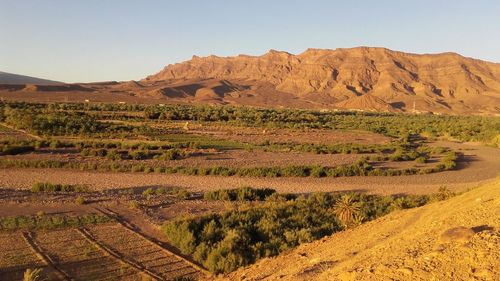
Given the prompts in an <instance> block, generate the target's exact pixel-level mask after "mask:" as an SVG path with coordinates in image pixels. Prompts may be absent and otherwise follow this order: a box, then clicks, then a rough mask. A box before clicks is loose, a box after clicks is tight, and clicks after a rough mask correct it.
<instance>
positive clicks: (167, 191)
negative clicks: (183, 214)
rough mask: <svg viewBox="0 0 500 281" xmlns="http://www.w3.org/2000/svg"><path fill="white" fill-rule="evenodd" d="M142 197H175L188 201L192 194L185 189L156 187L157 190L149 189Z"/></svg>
mask: <svg viewBox="0 0 500 281" xmlns="http://www.w3.org/2000/svg"><path fill="white" fill-rule="evenodd" d="M142 195H143V196H146V197H147V198H151V197H154V196H161V195H173V196H175V197H177V198H178V199H181V200H187V199H189V198H190V197H191V193H189V192H188V191H187V190H185V189H182V188H165V187H156V188H153V187H149V188H147V189H146V190H144V191H143V192H142Z"/></svg>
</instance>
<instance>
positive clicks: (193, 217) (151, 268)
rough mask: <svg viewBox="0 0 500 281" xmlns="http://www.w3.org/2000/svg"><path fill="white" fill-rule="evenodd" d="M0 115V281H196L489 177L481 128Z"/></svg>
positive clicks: (493, 137) (245, 111)
mask: <svg viewBox="0 0 500 281" xmlns="http://www.w3.org/2000/svg"><path fill="white" fill-rule="evenodd" d="M0 113H1V114H0V122H1V124H2V125H1V127H0V249H1V250H2V251H0V280H4V279H6V280H22V278H23V274H24V273H25V272H27V271H29V270H35V271H36V272H35V273H36V274H39V275H40V276H43V277H44V278H48V280H69V279H74V280H197V279H207V278H208V279H210V278H213V277H214V276H215V275H213V274H214V273H217V274H219V273H221V274H226V273H229V272H231V271H234V270H235V269H237V268H239V267H241V266H246V265H250V264H252V263H254V262H256V261H258V260H259V259H261V258H265V257H270V256H275V255H278V254H280V253H282V252H284V251H287V250H288V249H293V248H295V247H297V246H298V245H299V244H302V243H306V242H311V241H314V240H317V239H320V238H322V237H323V236H326V235H330V234H333V233H335V232H338V231H342V230H345V229H349V228H352V227H355V226H357V225H359V224H362V223H364V222H367V221H370V220H373V219H377V218H378V217H380V216H383V215H385V214H388V213H390V212H393V211H395V210H400V209H408V208H414V207H419V206H422V205H425V204H427V203H430V202H435V201H441V200H446V199H447V198H449V197H453V196H454V194H455V193H459V192H463V191H465V190H467V189H469V188H472V187H475V186H477V185H479V184H482V183H484V182H488V181H491V180H493V179H494V178H495V177H496V176H497V175H498V173H499V172H500V150H499V149H498V148H496V146H497V145H498V135H499V129H498V128H500V126H499V124H500V120H499V119H498V118H494V117H453V116H432V115H399V114H375V113H360V112H358V113H353V112H317V111H304V110H270V109H269V110H268V109H257V108H238V107H229V106H181V105H152V106H146V105H127V104H122V105H117V104H88V103H87V104H72V103H61V104H44V103H39V104H38V103H31V104H29V103H28V104H27V103H1V104H0ZM236 188H237V190H233V189H236ZM230 189H231V190H230ZM342 202H344V203H345V208H347V209H348V210H350V211H348V213H347V214H346V213H343V212H341V211H338V210H339V206H340V205H339V204H341V203H342ZM332 208H333V209H332ZM349 208H351V209H349ZM333 210H337V211H333ZM305 217H307V218H308V219H304V218H305ZM14 241H18V242H15V243H14ZM37 269H40V270H41V272H38V271H37Z"/></svg>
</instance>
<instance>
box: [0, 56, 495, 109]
mask: <svg viewBox="0 0 500 281" xmlns="http://www.w3.org/2000/svg"><path fill="white" fill-rule="evenodd" d="M77 86H78V87H77ZM7 88H8V87H3V90H2V87H0V96H8V97H9V98H11V99H15V98H16V94H15V93H21V92H30V93H32V94H31V95H30V97H31V98H32V99H36V95H33V93H38V92H44V91H45V92H46V91H50V92H52V93H54V100H59V99H60V97H61V95H60V94H59V95H57V94H56V93H62V92H66V93H67V92H78V93H79V94H80V95H72V98H74V99H78V97H79V98H81V99H84V98H89V97H91V98H92V100H96V101H99V100H100V99H101V97H104V96H105V97H106V101H113V100H114V99H115V100H117V101H118V100H119V101H124V102H145V103H210V104H233V105H250V106H261V107H294V108H310V109H329V110H335V109H339V110H344V109H354V110H364V111H389V112H417V113H426V112H433V113H446V114H500V64H498V63H492V62H486V61H481V60H477V59H472V58H466V57H463V56H461V55H458V54H455V53H442V54H422V55H420V54H410V53H403V52H397V51H392V50H389V49H385V48H371V47H357V48H350V49H335V50H329V49H308V50H306V51H305V52H303V53H301V54H298V55H294V54H290V53H287V52H282V51H274V50H271V51H269V52H268V53H266V54H264V55H262V56H248V55H239V56H235V57H218V56H209V57H197V56H193V58H192V59H191V60H189V61H185V62H182V63H177V64H173V65H168V66H166V67H165V68H164V69H163V70H162V71H160V72H159V73H156V74H154V75H151V76H149V77H147V78H145V79H143V80H141V81H128V82H120V83H117V82H105V83H90V84H78V85H72V86H69V85H66V86H59V87H45V88H44V87H33V86H32V85H30V87H26V88H23V89H19V88H15V89H14V88H9V89H7ZM5 92H9V93H8V95H7V94H2V93H5ZM98 93H101V94H102V95H97V94H98ZM91 94H92V96H90V95H91ZM113 97H114V98H113ZM44 98H45V99H49V98H50V96H49V95H44Z"/></svg>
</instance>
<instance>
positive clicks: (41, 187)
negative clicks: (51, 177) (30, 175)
mask: <svg viewBox="0 0 500 281" xmlns="http://www.w3.org/2000/svg"><path fill="white" fill-rule="evenodd" d="M89 191H90V188H89V187H88V186H86V185H71V184H55V183H50V182H37V183H34V184H33V186H32V187H31V192H89Z"/></svg>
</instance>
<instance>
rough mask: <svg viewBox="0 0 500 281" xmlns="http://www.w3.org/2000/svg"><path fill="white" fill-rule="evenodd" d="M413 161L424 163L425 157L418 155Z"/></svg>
mask: <svg viewBox="0 0 500 281" xmlns="http://www.w3.org/2000/svg"><path fill="white" fill-rule="evenodd" d="M415 162H417V163H419V164H424V163H426V162H427V157H424V156H419V157H417V158H416V159H415Z"/></svg>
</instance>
